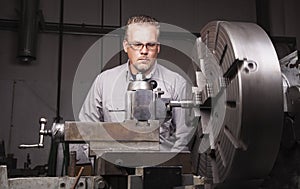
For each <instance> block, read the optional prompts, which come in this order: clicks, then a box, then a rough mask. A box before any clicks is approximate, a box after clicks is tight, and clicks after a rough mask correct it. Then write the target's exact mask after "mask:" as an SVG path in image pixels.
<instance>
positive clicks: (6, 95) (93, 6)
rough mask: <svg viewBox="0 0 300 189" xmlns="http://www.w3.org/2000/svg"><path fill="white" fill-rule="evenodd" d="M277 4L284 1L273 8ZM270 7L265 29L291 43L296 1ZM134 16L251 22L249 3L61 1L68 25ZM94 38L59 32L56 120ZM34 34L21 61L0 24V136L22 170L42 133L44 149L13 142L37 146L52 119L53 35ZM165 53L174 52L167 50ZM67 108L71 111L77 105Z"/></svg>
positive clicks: (39, 156)
mask: <svg viewBox="0 0 300 189" xmlns="http://www.w3.org/2000/svg"><path fill="white" fill-rule="evenodd" d="M283 2H284V3H283ZM282 4H284V5H285V6H281V5H282ZM296 5H298V6H296ZM270 7H271V9H270V10H271V11H270V16H271V19H270V20H271V22H272V25H271V34H272V35H279V36H286V35H287V36H298V41H299V39H300V34H299V32H300V29H299V25H298V26H296V25H297V22H296V21H297V20H296V18H299V16H300V15H299V13H296V12H297V11H296V7H299V2H297V1H296V0H289V1H283V0H275V1H274V4H273V1H272V4H270ZM19 8H20V1H19V0H2V6H0V19H5V20H18V19H19V16H18V13H17V11H16V9H19ZM282 8H283V11H282ZM40 9H41V10H42V12H43V15H44V20H45V22H53V23H58V22H59V15H60V0H51V1H50V0H48V1H46V0H43V1H40ZM102 10H103V12H102ZM277 13H280V14H277ZM135 14H148V15H151V16H153V17H155V18H157V19H158V20H160V21H161V22H165V23H168V24H173V25H177V26H179V27H182V28H184V29H186V30H188V31H190V32H193V33H199V31H200V29H201V28H202V27H203V26H204V25H205V24H207V23H208V22H209V21H212V20H228V21H245V22H256V1H255V0H243V1H241V0H227V1H217V0H211V1H205V0H189V1H182V0H173V1H162V0H151V1H145V0H127V1H126V0H123V1H122V0H103V2H102V1H101V0H89V1H84V0H65V1H64V23H68V24H82V25H96V26H100V25H104V26H112V27H120V26H123V25H124V24H125V22H126V20H127V18H128V17H130V16H131V15H135ZM296 14H298V15H296ZM282 28H284V29H282ZM99 37H100V36H99V35H91V34H87V33H86V34H84V33H72V34H71V33H69V34H65V35H64V36H63V48H62V80H61V93H60V97H61V99H60V100H61V102H60V116H61V117H62V118H63V120H62V121H66V120H74V119H77V118H76V116H75V117H74V115H73V109H72V85H73V80H74V76H75V73H76V70H77V67H78V65H79V62H80V60H81V59H82V58H83V56H84V55H85V52H86V51H87V50H88V49H89V47H90V46H91V45H93V44H94V43H95V42H96V41H97V40H98V39H99ZM37 39H38V40H37V53H36V54H37V59H36V60H35V61H33V62H32V63H30V64H24V63H23V64H22V63H20V62H19V61H18V60H17V58H16V56H17V46H18V33H17V30H14V29H6V27H1V28H0V42H1V48H0V91H1V92H0V106H1V108H2V111H1V114H0V123H1V126H0V140H1V139H3V140H4V141H5V144H6V146H5V147H6V153H13V154H14V157H16V158H17V159H18V164H17V166H18V167H19V168H22V167H23V163H24V162H26V158H27V153H29V154H30V159H31V162H32V165H31V167H34V166H35V165H43V164H46V163H47V159H48V155H49V148H50V138H46V139H45V148H44V149H26V150H21V149H18V147H17V146H18V145H19V144H21V143H29V144H32V143H37V142H38V131H39V123H38V120H39V118H40V117H45V118H47V119H48V124H47V127H48V128H50V126H51V124H52V122H53V120H54V119H55V117H56V116H57V115H56V114H57V83H58V81H57V74H58V59H59V57H58V54H59V35H58V33H57V32H43V31H41V32H40V33H39V34H38V36H37ZM298 44H299V43H298ZM103 49H104V51H103V54H102V55H103V56H105V47H103ZM165 53H167V52H165ZM99 54H100V53H99ZM99 56H100V55H99ZM119 56H120V55H116V56H115V57H114V58H113V60H112V61H110V65H107V67H113V66H115V65H119V64H120V63H121V62H122V61H123V60H124V58H123V57H119ZM172 56H174V55H173V54H172ZM175 57H176V55H175ZM179 59H180V58H179ZM120 60H121V62H120ZM184 64H185V62H182V65H183V66H184ZM97 66H98V67H97ZM102 66H103V65H102V64H101V62H99V63H96V68H98V69H94V70H91V72H92V73H91V74H90V75H91V77H94V75H96V74H97V73H99V72H100V71H101V69H102ZM81 84H82V87H83V88H85V89H88V88H89V85H90V84H87V83H86V82H85V81H82V83H81ZM81 96H82V98H81V99H79V100H78V101H77V102H76V105H77V106H80V105H81V104H82V102H83V100H84V96H85V94H83V95H81ZM74 111H75V114H77V113H78V108H77V109H76V110H74Z"/></svg>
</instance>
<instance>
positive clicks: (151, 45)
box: [147, 43, 156, 47]
mask: <svg viewBox="0 0 300 189" xmlns="http://www.w3.org/2000/svg"><path fill="white" fill-rule="evenodd" d="M155 45H156V43H147V46H148V47H154V46H155Z"/></svg>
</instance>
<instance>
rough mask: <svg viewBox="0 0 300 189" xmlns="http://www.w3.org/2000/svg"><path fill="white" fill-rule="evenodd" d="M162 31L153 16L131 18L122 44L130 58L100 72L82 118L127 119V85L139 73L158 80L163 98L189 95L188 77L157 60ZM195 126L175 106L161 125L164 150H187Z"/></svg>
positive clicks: (161, 139)
mask: <svg viewBox="0 0 300 189" xmlns="http://www.w3.org/2000/svg"><path fill="white" fill-rule="evenodd" d="M159 33H160V31H159V23H158V22H157V21H156V20H155V19H154V18H151V17H149V16H134V17H131V18H130V19H129V20H128V22H127V27H126V31H125V37H124V41H123V47H124V51H125V52H126V53H127V55H128V59H129V60H128V62H127V63H126V64H123V65H120V66H117V67H115V68H113V69H110V70H107V71H104V72H102V73H101V74H100V75H98V77H97V78H96V80H95V81H94V83H93V85H92V87H91V89H90V91H89V93H88V95H87V97H86V99H85V102H84V104H83V106H82V108H81V111H80V113H79V119H80V121H104V122H122V121H124V119H125V94H126V91H127V86H128V84H129V82H131V81H134V80H135V78H136V75H137V74H142V75H143V76H144V77H145V78H146V79H151V80H155V81H156V82H157V84H158V86H157V88H160V89H161V90H162V91H164V95H163V96H162V97H164V98H170V99H171V100H181V99H184V98H185V97H186V84H187V82H186V80H185V79H184V78H183V77H181V76H180V75H179V74H177V73H175V72H172V71H170V70H168V69H167V68H165V67H163V66H161V65H159V64H157V60H156V59H157V55H158V53H159V52H160V43H159V42H158V39H159ZM192 130H193V128H192V127H191V126H187V124H186V117H185V110H182V109H181V108H174V109H173V112H172V119H171V120H168V121H166V122H165V123H163V124H162V125H161V128H160V141H161V150H172V151H181V150H187V144H188V143H189V140H190V138H191V135H192Z"/></svg>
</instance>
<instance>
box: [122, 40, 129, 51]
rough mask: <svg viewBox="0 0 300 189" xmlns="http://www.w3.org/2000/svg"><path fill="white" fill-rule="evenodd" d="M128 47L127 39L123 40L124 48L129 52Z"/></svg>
mask: <svg viewBox="0 0 300 189" xmlns="http://www.w3.org/2000/svg"><path fill="white" fill-rule="evenodd" d="M127 48H128V42H127V41H126V40H123V49H124V51H125V52H126V53H127Z"/></svg>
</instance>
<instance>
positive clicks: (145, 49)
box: [140, 45, 149, 54]
mask: <svg viewBox="0 0 300 189" xmlns="http://www.w3.org/2000/svg"><path fill="white" fill-rule="evenodd" d="M140 52H141V54H148V52H149V50H148V49H147V45H143V47H142V49H141V50H140Z"/></svg>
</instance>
